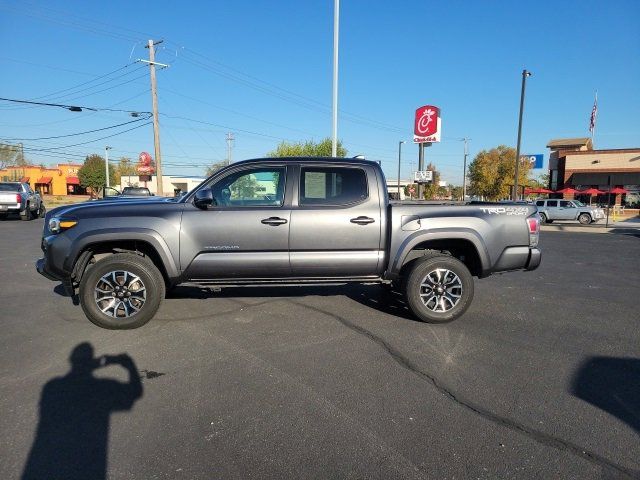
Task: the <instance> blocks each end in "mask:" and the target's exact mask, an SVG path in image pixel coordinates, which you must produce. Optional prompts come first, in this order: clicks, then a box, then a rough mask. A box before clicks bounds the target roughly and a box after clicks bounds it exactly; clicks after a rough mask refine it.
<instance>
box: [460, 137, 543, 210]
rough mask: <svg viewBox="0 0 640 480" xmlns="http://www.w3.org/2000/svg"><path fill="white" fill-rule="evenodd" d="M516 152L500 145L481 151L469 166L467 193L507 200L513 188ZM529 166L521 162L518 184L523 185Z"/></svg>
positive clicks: (491, 198)
mask: <svg viewBox="0 0 640 480" xmlns="http://www.w3.org/2000/svg"><path fill="white" fill-rule="evenodd" d="M515 158H516V151H515V149H514V148H511V147H507V146H505V145H500V146H498V147H496V148H492V149H491V150H482V151H481V152H480V153H478V155H476V157H475V158H474V159H473V161H472V162H471V163H470V164H469V176H468V177H469V192H470V193H471V195H477V196H481V197H484V198H486V199H488V200H499V199H501V198H507V197H508V196H509V194H510V190H511V187H512V186H513V175H514V173H515V172H514V170H515ZM530 168H531V165H530V164H529V162H521V164H520V168H519V170H518V183H519V185H525V184H526V183H527V176H528V174H529V170H530Z"/></svg>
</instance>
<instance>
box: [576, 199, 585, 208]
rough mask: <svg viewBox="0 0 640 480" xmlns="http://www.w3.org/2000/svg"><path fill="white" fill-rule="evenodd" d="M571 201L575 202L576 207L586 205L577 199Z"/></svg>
mask: <svg viewBox="0 0 640 480" xmlns="http://www.w3.org/2000/svg"><path fill="white" fill-rule="evenodd" d="M573 203H575V204H576V205H577V206H578V207H586V206H587V205H586V204H585V203H582V202H580V201H579V200H574V201H573Z"/></svg>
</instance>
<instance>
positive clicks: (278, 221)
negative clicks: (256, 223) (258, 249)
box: [260, 217, 287, 227]
mask: <svg viewBox="0 0 640 480" xmlns="http://www.w3.org/2000/svg"><path fill="white" fill-rule="evenodd" d="M260 223H264V224H265V225H271V226H273V227H277V226H278V225H284V224H285V223H287V220H286V219H285V218H280V217H269V218H265V219H263V220H260Z"/></svg>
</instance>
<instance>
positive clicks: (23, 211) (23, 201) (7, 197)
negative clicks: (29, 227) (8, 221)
mask: <svg viewBox="0 0 640 480" xmlns="http://www.w3.org/2000/svg"><path fill="white" fill-rule="evenodd" d="M46 212H47V209H46V208H45V206H44V202H43V201H42V197H40V194H39V193H38V192H36V191H34V190H33V189H32V188H31V186H30V185H29V184H28V183H21V182H0V218H7V215H9V214H10V213H17V214H19V215H20V218H21V219H22V220H33V219H34V218H38V217H44V215H45V213H46Z"/></svg>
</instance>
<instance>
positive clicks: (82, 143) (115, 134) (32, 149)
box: [25, 118, 151, 152]
mask: <svg viewBox="0 0 640 480" xmlns="http://www.w3.org/2000/svg"><path fill="white" fill-rule="evenodd" d="M141 120H147V119H146V118H141V119H140V120H136V121H141ZM147 125H151V122H147V123H143V124H142V125H137V126H135V127H132V128H128V129H127V130H123V131H121V132H117V133H114V134H112V135H107V136H105V137H100V138H96V139H93V140H90V141H88V142H81V143H74V144H72V145H64V146H61V147H50V148H27V147H25V150H28V151H31V152H50V151H52V150H60V149H61V148H69V147H77V146H79V145H87V144H89V143H94V142H97V141H99V140H104V139H106V138H112V137H116V136H118V135H122V134H123V133H127V132H130V131H131V130H136V129H138V128H141V127H144V126H147Z"/></svg>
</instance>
